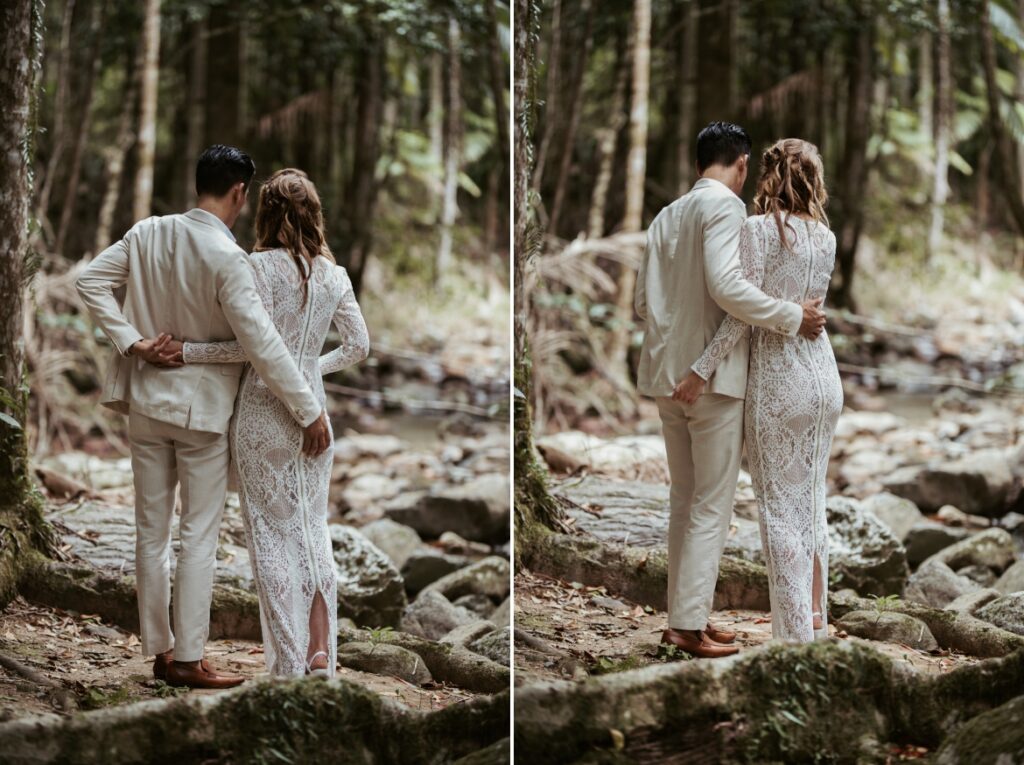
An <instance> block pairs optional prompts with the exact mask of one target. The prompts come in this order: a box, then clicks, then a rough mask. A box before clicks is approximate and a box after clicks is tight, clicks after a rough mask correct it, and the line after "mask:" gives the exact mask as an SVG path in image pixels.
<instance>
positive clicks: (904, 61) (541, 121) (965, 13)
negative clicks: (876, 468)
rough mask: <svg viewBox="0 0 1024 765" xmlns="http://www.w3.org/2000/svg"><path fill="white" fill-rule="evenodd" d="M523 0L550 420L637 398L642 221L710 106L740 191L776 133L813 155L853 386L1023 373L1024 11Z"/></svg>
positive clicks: (905, 3)
mask: <svg viewBox="0 0 1024 765" xmlns="http://www.w3.org/2000/svg"><path fill="white" fill-rule="evenodd" d="M538 5H539V6H540V8H539V13H540V23H539V24H538V28H537V30H536V32H535V34H536V35H537V54H536V60H535V64H534V69H533V71H532V72H531V75H532V79H531V87H530V92H529V95H528V98H529V106H528V109H527V113H528V115H529V119H530V120H531V130H532V136H533V140H532V146H531V151H532V158H533V167H532V174H531V178H530V179H529V188H530V191H531V198H530V204H531V215H532V218H531V225H533V227H534V228H533V231H534V233H535V234H536V238H537V241H538V244H539V246H540V255H539V257H537V258H536V259H535V260H534V261H533V263H532V267H531V270H530V272H529V274H528V277H527V278H528V280H529V281H528V282H527V284H528V286H527V289H526V294H527V296H528V299H529V301H530V306H529V322H530V330H531V344H532V351H533V358H534V368H533V371H534V380H533V383H534V385H533V403H534V406H535V416H536V420H537V422H538V424H539V425H540V427H541V429H542V430H543V429H545V428H549V429H551V430H554V431H557V430H564V429H566V428H582V429H584V430H590V431H593V432H599V431H604V430H608V429H609V428H611V429H613V430H615V429H621V426H625V427H626V428H627V429H629V428H631V427H632V425H631V423H633V422H634V421H635V420H636V417H637V415H638V413H640V411H641V406H642V405H641V404H640V402H638V400H637V397H636V394H635V390H634V387H633V381H634V380H635V362H636V357H637V354H638V351H639V345H640V341H641V334H640V327H639V326H638V325H637V323H636V322H635V321H634V318H635V317H634V315H633V309H632V297H633V287H634V280H635V267H636V264H637V262H638V258H639V255H640V252H641V248H642V246H643V233H642V232H643V231H644V229H645V227H646V226H647V225H648V224H649V222H650V221H651V219H652V218H653V217H654V216H655V215H656V214H657V212H658V211H659V210H660V209H661V208H662V207H664V206H665V205H667V204H668V203H670V202H671V201H672V200H673V199H675V198H676V197H677V196H679V195H680V194H682V193H685V192H686V190H687V189H688V188H689V187H690V185H691V184H692V183H693V181H694V179H695V170H694V161H693V158H694V141H695V137H696V135H697V133H698V131H699V130H700V128H701V127H703V126H704V125H705V124H707V123H708V122H710V121H712V120H718V119H725V120H731V121H735V122H739V123H740V124H742V125H744V126H745V127H746V128H747V130H748V131H749V133H750V135H751V137H752V138H753V142H754V154H753V157H752V169H751V174H750V178H749V180H748V183H747V187H746V189H745V191H744V195H743V196H744V198H745V200H751V199H752V197H753V191H754V184H755V181H756V176H757V163H758V158H759V156H760V153H761V151H763V149H764V148H765V147H766V145H767V144H769V143H770V142H771V141H774V140H775V139H777V138H780V137H784V136H799V137H802V138H805V139H808V140H810V141H812V142H814V143H815V144H817V145H818V147H819V149H820V151H821V153H822V156H823V158H824V162H825V168H826V181H827V184H828V189H829V193H830V195H831V201H830V205H829V207H828V214H829V217H830V219H831V224H832V228H833V230H834V231H835V233H836V235H837V238H838V252H837V266H836V271H835V274H834V277H833V280H832V285H831V291H830V296H829V299H828V301H827V304H828V306H829V308H830V310H831V320H832V321H831V324H830V331H831V333H832V341H833V344H834V346H835V348H836V352H837V354H838V356H839V359H840V362H841V363H842V364H843V371H844V375H845V377H846V379H847V382H848V383H849V384H850V386H851V388H850V392H857V391H860V392H863V391H865V390H866V391H867V392H869V393H870V392H872V391H875V390H877V389H879V388H882V389H888V390H892V391H894V392H897V393H898V392H917V393H925V394H931V393H934V392H935V391H936V390H937V388H938V387H942V386H941V385H938V383H941V382H943V381H945V380H946V379H947V378H954V379H955V380H957V381H959V382H957V383H955V386H954V387H959V388H960V389H967V390H976V389H977V390H990V389H993V388H1005V387H1006V386H1011V387H1012V386H1017V387H1018V388H1019V387H1020V386H1021V385H1024V382H1022V379H1024V375H1022V374H1021V371H1020V370H1021V367H1019V366H1018V367H1016V372H1011V370H1012V369H1013V365H1014V364H1018V363H1019V362H1020V361H1021V360H1022V359H1024V355H1022V348H1021V346H1022V341H1024V330H1022V325H1021V321H1022V318H1024V316H1022V314H1024V304H1022V303H1021V302H1020V300H1021V297H1022V295H1024V293H1022V290H1021V276H1020V274H1021V267H1022V264H1024V201H1022V178H1024V103H1021V97H1022V94H1024V31H1022V19H1024V3H1019V2H1016V0H990V1H989V2H981V1H979V0H966V1H965V2H955V3H952V2H948V1H947V0H857V1H855V2H834V1H833V0H748V1H745V2H740V1H739V0H633V1H632V2H630V1H618V2H603V3H600V4H597V3H595V2H592V0H545V1H544V2H542V3H539V4H538ZM947 387H948V386H947ZM849 398H850V397H849V396H848V399H849ZM861 398H862V399H863V401H862V403H863V404H864V405H867V404H868V403H869V402H868V400H867V399H865V398H864V397H861ZM873 406H875V407H882V406H883V403H882V402H880V401H877V400H876V401H874V402H873ZM647 414H648V415H651V414H652V411H648V412H647ZM645 419H646V418H645Z"/></svg>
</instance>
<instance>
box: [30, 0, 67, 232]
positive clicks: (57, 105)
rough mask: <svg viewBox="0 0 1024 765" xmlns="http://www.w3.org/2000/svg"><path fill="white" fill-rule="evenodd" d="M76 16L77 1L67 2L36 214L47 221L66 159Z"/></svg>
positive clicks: (61, 28) (61, 29)
mask: <svg viewBox="0 0 1024 765" xmlns="http://www.w3.org/2000/svg"><path fill="white" fill-rule="evenodd" d="M74 15H75V0H65V3H64V15H63V19H62V21H61V26H60V50H59V51H58V53H59V58H58V63H57V90H56V92H55V93H54V99H53V138H52V143H51V146H50V160H49V162H47V163H46V175H45V176H43V186H42V188H41V189H40V191H39V201H38V206H37V208H36V209H37V211H38V212H37V213H36V215H37V216H38V217H39V218H41V219H45V218H46V217H47V216H48V215H49V212H50V195H51V193H52V191H53V184H54V183H55V182H56V178H57V168H58V167H60V163H61V159H62V158H63V156H64V142H65V127H64V125H65V122H66V116H67V111H68V108H69V107H68V83H69V81H70V79H71V53H72V50H73V49H72V46H71V25H72V22H73V21H74Z"/></svg>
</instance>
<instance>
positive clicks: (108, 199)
mask: <svg viewBox="0 0 1024 765" xmlns="http://www.w3.org/2000/svg"><path fill="white" fill-rule="evenodd" d="M136 59H137V57H136V56H129V57H128V62H127V64H126V66H125V72H124V85H123V86H124V89H125V92H124V102H123V103H122V106H121V117H120V120H119V121H118V125H117V137H116V138H115V139H114V143H113V145H112V146H109V147H107V149H106V150H105V155H106V168H105V177H106V188H105V190H104V192H103V201H102V202H101V203H100V211H99V213H98V215H97V216H96V221H97V223H96V238H95V243H94V244H93V254H96V253H98V252H100V251H101V250H103V249H104V248H106V247H107V246H108V245H109V244H110V232H111V230H112V228H113V225H114V211H115V210H116V209H117V200H118V197H119V196H120V194H121V175H122V173H123V172H124V160H125V157H126V156H127V154H128V150H129V149H130V148H131V145H132V142H133V141H134V140H135V135H134V134H133V133H132V121H133V120H132V118H133V116H134V114H135V108H136V103H135V102H136V98H137V96H138V91H139V77H138V72H136V67H135V66H134V62H135V61H136Z"/></svg>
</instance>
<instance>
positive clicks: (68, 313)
mask: <svg viewBox="0 0 1024 765" xmlns="http://www.w3.org/2000/svg"><path fill="white" fill-rule="evenodd" d="M44 13H45V18H44V21H45V29H46V32H45V40H44V41H43V45H44V48H43V49H44V56H43V62H42V71H41V75H40V76H41V82H40V83H39V85H40V90H39V93H40V95H39V99H38V103H37V123H38V129H37V134H36V139H35V155H34V158H35V183H34V192H35V193H34V199H33V201H32V208H33V212H34V213H35V215H36V220H37V224H38V225H37V229H36V231H35V236H34V242H33V245H34V249H35V251H36V252H37V253H38V254H39V256H40V258H41V269H40V273H39V276H38V280H37V282H36V284H35V285H34V286H35V295H36V300H37V310H36V312H35V316H34V317H33V318H32V319H30V320H29V321H28V324H27V338H26V339H27V340H28V345H27V349H26V350H27V354H28V361H29V364H30V370H31V373H32V375H31V379H32V385H33V393H34V405H35V415H36V424H37V425H38V431H37V441H36V444H35V447H36V452H37V454H41V453H45V452H46V451H47V450H48V448H49V446H50V445H51V444H52V443H53V442H54V441H58V442H60V444H61V448H65V449H66V448H69V447H71V446H73V445H79V444H77V442H78V441H79V440H80V438H81V437H86V436H87V435H88V433H89V432H90V429H93V428H95V426H97V425H98V426H99V428H100V429H101V430H102V432H103V436H104V438H105V439H107V440H108V441H109V442H111V443H112V444H114V446H115V447H118V448H120V447H121V444H120V441H119V437H118V432H117V431H118V428H119V427H120V425H119V423H120V420H119V419H118V418H107V417H106V416H105V415H104V414H103V413H102V412H101V411H100V410H99V408H95V407H93V406H92V403H93V402H94V401H95V397H94V396H95V393H96V392H97V385H98V383H99V381H100V374H101V373H102V370H103V369H104V363H105V358H106V353H107V342H106V340H105V339H104V338H102V336H101V335H99V334H98V333H95V332H93V330H92V328H91V325H90V323H89V322H88V320H87V318H86V317H85V315H84V314H83V312H82V311H81V310H79V309H78V305H77V298H76V297H75V296H74V292H73V289H72V282H73V280H74V277H75V276H76V275H77V273H78V272H79V271H80V270H81V268H83V267H84V265H85V263H86V262H87V261H88V259H89V258H90V257H91V256H92V255H94V254H95V253H97V252H99V251H100V250H102V249H103V248H104V247H106V246H107V245H109V244H110V243H111V242H112V241H114V240H116V239H118V238H119V237H120V236H121V235H122V234H123V233H124V231H126V230H127V229H128V228H129V227H130V226H131V225H132V223H134V222H135V221H136V220H139V219H141V218H144V217H146V216H147V215H151V214H152V215H163V214H167V213H174V212H179V211H184V210H187V209H188V208H189V207H190V206H191V205H192V204H194V201H195V193H194V188H193V184H194V167H195V162H196V159H197V157H198V155H199V153H200V152H201V151H202V150H203V149H204V148H205V147H206V146H208V145H210V144H212V143H228V144H234V145H238V146H241V147H243V148H245V149H246V150H247V151H248V152H249V153H250V154H251V155H252V156H253V158H254V160H255V162H256V168H257V175H256V182H257V184H258V182H259V181H260V179H262V178H266V177H267V176H269V175H270V174H271V173H272V172H273V171H274V170H276V169H278V168H280V167H285V166H296V167H300V168H302V169H304V170H306V171H307V172H308V174H309V175H310V177H311V178H312V179H313V181H314V182H315V183H316V184H317V186H318V188H319V190H320V193H321V196H322V198H323V203H324V208H325V213H326V221H327V230H328V237H329V243H330V245H331V248H332V250H333V251H334V253H335V256H336V257H337V260H338V262H339V263H340V264H342V265H344V266H345V267H346V268H347V269H348V271H349V273H350V275H351V276H352V279H353V283H354V284H355V286H356V290H357V294H358V297H359V300H360V303H361V305H362V307H363V310H364V312H365V313H366V314H367V319H368V323H369V326H370V333H371V338H372V341H373V345H374V348H375V352H374V355H373V357H372V359H371V361H370V362H369V363H368V364H364V365H363V366H362V367H361V369H360V370H355V371H354V374H349V375H347V376H346V375H345V374H342V375H341V376H340V377H339V378H338V379H337V380H335V381H334V382H335V383H340V382H346V383H347V384H346V385H344V386H342V387H341V388H338V387H335V392H336V393H337V392H339V391H340V392H341V393H342V394H346V395H345V397H344V398H343V399H342V400H340V401H339V407H341V408H342V409H344V407H345V406H349V408H350V411H351V412H353V413H354V412H356V411H359V412H365V411H366V410H367V409H368V408H369V409H370V410H377V411H382V410H384V409H394V410H403V409H406V410H409V409H414V410H416V411H419V412H420V413H424V412H425V413H429V414H432V415H451V414H452V413H461V414H462V416H470V417H477V416H482V417H484V418H485V419H486V418H490V417H493V416H495V415H497V414H499V412H498V409H501V408H502V407H506V408H505V409H504V411H507V406H506V405H505V404H504V403H503V402H504V399H505V398H507V396H505V395H504V391H505V390H506V387H507V378H508V375H507V365H508V340H507V333H508V318H507V317H508V289H509V287H508V277H507V274H508V230H509V220H508V170H507V168H508V124H507V123H508V106H507V91H508V75H507V72H508V62H509V52H508V45H509V12H508V8H507V6H506V5H503V4H502V3H500V2H485V3H476V2H460V1H459V0H452V2H422V1H419V2H416V1H409V2H388V3H380V2H341V1H339V0H328V2H322V3H310V2H299V1H294V2H284V3H281V2H238V1H237V0H163V2H157V0H148V2H125V1H124V0H56V1H55V2H49V3H46V5H45V11H44ZM474 72H478V73H480V76H473V73H474ZM256 195H257V192H256V191H255V190H253V191H251V192H250V204H249V207H248V208H247V210H246V212H245V213H244V214H243V217H242V218H241V219H240V220H239V222H238V224H237V225H236V227H235V234H236V236H237V237H238V241H239V244H240V245H241V246H242V247H243V248H246V249H248V248H249V247H250V246H251V244H252V241H253V230H252V216H253V214H254V212H255V201H256ZM454 296H458V299H457V300H454V299H452V298H453V297H454ZM397 304H401V305H402V306H403V310H401V311H396V310H395V306H396V305H397ZM467 319H469V321H467ZM441 388H444V390H441ZM360 391H362V393H360ZM444 400H447V401H448V403H444ZM417 402H419V403H420V404H421V405H420V406H419V409H416V405H417ZM430 402H433V403H434V404H436V405H435V406H425V405H424V404H429V403H430ZM438 402H441V403H440V404H438ZM367 405H369V407H368V406H367ZM340 411H341V410H339V412H340ZM467 413H468V415H467ZM425 430H426V432H427V433H428V434H429V433H430V432H432V430H433V427H432V425H431V424H430V423H427V426H426V428H425ZM92 433H93V435H96V434H97V431H96V430H95V429H94V430H92Z"/></svg>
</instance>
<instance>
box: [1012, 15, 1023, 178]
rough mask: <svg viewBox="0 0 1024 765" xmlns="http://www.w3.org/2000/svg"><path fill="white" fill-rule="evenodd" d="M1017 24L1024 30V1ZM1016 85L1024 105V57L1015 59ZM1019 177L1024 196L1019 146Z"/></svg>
mask: <svg viewBox="0 0 1024 765" xmlns="http://www.w3.org/2000/svg"><path fill="white" fill-rule="evenodd" d="M1017 23H1018V24H1020V25H1021V28H1024V0H1017ZM1014 69H1015V72H1014V73H1015V75H1016V82H1015V83H1014V84H1015V85H1016V88H1015V93H1014V95H1015V96H1016V98H1017V102H1018V103H1024V56H1021V55H1017V56H1015V57H1014ZM1017 177H1018V178H1019V179H1020V181H1021V190H1020V193H1021V194H1022V195H1024V146H1022V145H1020V144H1018V145H1017Z"/></svg>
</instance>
